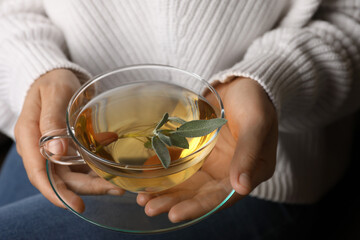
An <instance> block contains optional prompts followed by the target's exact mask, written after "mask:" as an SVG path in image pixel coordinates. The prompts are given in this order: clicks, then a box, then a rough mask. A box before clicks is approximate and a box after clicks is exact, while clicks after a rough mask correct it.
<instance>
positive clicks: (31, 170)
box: [15, 69, 122, 212]
mask: <svg viewBox="0 0 360 240" xmlns="http://www.w3.org/2000/svg"><path fill="white" fill-rule="evenodd" d="M79 87H80V83H79V80H78V79H77V77H76V75H75V74H74V73H73V72H71V71H69V70H65V69H58V70H53V71H50V72H48V73H46V74H44V75H43V76H41V77H40V78H39V79H37V80H36V81H35V82H34V83H33V85H32V86H31V88H30V89H29V91H28V94H27V96H26V99H25V102H24V105H23V109H22V111H21V114H20V116H19V119H18V122H17V123H16V126H15V138H16V146H17V150H18V153H19V154H20V155H21V156H22V158H23V162H24V166H25V169H26V172H27V174H28V177H29V180H30V182H31V183H32V184H33V185H34V186H35V187H36V188H37V189H38V190H39V191H40V192H41V193H42V194H43V195H44V196H45V197H46V198H47V199H48V200H50V201H51V202H52V203H53V204H55V205H56V206H59V207H64V205H63V203H62V202H61V201H60V200H59V199H58V198H57V196H56V195H55V193H54V191H53V190H52V188H51V186H50V183H49V180H48V178H47V174H46V161H45V159H44V158H43V157H42V155H41V154H40V151H39V139H40V137H41V136H42V135H44V134H46V133H48V132H50V131H53V130H56V129H62V128H65V112H66V107H67V105H68V102H69V100H70V98H71V97H72V95H73V93H74V92H75V91H76V90H77V89H78V88H79ZM49 145H50V146H49V148H50V150H51V151H52V152H53V153H57V154H62V153H64V151H65V149H66V148H67V147H66V146H65V142H64V141H61V140H58V141H52V142H50V143H49ZM69 174H70V175H71V179H76V181H71V182H64V180H63V179H68V177H66V176H69ZM53 177H54V181H55V182H56V185H57V187H58V188H61V189H59V190H61V192H62V194H63V196H62V197H63V198H64V200H65V202H66V203H68V204H69V205H70V206H71V207H73V208H74V209H75V210H77V211H79V212H82V211H83V210H84V203H83V201H82V200H81V198H80V197H79V196H78V195H76V194H75V193H74V192H78V193H82V194H106V193H110V194H121V193H122V190H120V189H117V188H115V187H114V185H112V184H110V183H108V182H107V181H105V180H103V179H101V178H99V177H97V176H96V175H91V174H83V173H81V172H78V173H73V172H72V171H70V168H69V167H66V166H59V165H55V167H54V172H53Z"/></svg>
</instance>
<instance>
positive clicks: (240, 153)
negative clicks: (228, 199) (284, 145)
mask: <svg viewBox="0 0 360 240" xmlns="http://www.w3.org/2000/svg"><path fill="white" fill-rule="evenodd" d="M243 129H246V130H245V132H242V133H240V134H239V135H238V136H239V137H238V141H237V145H236V150H235V153H234V156H233V159H232V161H231V167H230V182H231V185H232V187H233V188H234V190H235V191H236V192H237V193H239V194H240V195H248V194H249V193H250V192H251V191H252V190H253V189H254V188H255V187H256V186H257V185H259V184H260V183H261V182H263V181H265V180H267V179H268V178H270V177H271V176H272V174H273V172H274V168H275V158H276V147H275V154H274V153H273V152H274V150H269V151H272V152H271V153H270V154H268V153H269V151H268V150H266V149H267V147H266V145H269V144H271V145H273V144H275V145H276V141H275V143H272V142H271V141H272V140H273V139H272V138H269V139H267V135H268V131H266V130H265V129H264V128H262V127H259V125H257V124H254V125H252V126H251V127H247V128H243ZM269 149H274V148H272V147H270V148H269Z"/></svg>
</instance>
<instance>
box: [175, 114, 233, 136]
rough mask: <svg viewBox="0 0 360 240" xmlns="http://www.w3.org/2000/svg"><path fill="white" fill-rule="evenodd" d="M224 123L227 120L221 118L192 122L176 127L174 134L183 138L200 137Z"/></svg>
mask: <svg viewBox="0 0 360 240" xmlns="http://www.w3.org/2000/svg"><path fill="white" fill-rule="evenodd" d="M226 122H227V120H226V119H223V118H214V119H209V120H193V121H190V122H186V123H184V124H183V125H181V126H180V127H178V128H177V130H176V134H179V135H181V136H183V137H201V136H205V135H207V134H209V133H211V132H212V131H214V130H215V129H217V128H219V127H221V126H222V125H224V124H225V123H226Z"/></svg>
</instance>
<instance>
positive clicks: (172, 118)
mask: <svg viewBox="0 0 360 240" xmlns="http://www.w3.org/2000/svg"><path fill="white" fill-rule="evenodd" d="M169 121H172V122H177V123H180V124H184V123H186V121H185V120H184V119H182V118H179V117H169Z"/></svg>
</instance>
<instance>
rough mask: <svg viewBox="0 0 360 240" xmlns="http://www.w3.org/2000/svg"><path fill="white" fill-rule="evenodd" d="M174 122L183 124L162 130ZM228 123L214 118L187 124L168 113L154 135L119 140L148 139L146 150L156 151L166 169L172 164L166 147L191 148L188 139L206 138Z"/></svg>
mask: <svg viewBox="0 0 360 240" xmlns="http://www.w3.org/2000/svg"><path fill="white" fill-rule="evenodd" d="M169 121H173V122H177V123H179V124H181V126H179V127H178V128H176V129H175V130H169V129H161V127H163V126H164V125H165V124H166V123H167V122H169ZM226 122H227V120H226V119H223V118H214V119H208V120H192V121H189V122H186V121H185V120H183V119H181V118H178V117H169V114H168V113H165V114H164V116H163V117H162V119H161V120H160V121H159V122H158V124H157V125H156V127H155V129H154V130H153V131H152V135H148V136H144V135H141V134H137V133H132V134H125V135H121V136H119V138H127V137H134V138H136V137H146V138H147V139H148V141H147V142H145V143H144V146H145V147H146V148H151V149H153V150H154V151H155V153H156V155H157V156H158V158H159V159H160V161H161V164H162V165H163V166H164V168H168V167H169V165H170V162H171V159H170V154H169V150H168V148H167V147H166V146H169V147H171V146H173V147H179V148H185V149H188V148H189V143H188V141H187V139H186V138H187V137H190V138H193V137H201V136H205V135H207V134H209V133H211V132H213V131H214V130H215V129H217V128H219V127H221V126H223V125H224V124H225V123H226Z"/></svg>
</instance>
